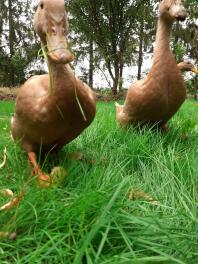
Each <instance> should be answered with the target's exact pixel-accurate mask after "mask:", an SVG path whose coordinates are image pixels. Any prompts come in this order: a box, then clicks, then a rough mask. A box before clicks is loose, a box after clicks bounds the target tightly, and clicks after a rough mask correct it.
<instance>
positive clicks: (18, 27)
mask: <svg viewBox="0 0 198 264" xmlns="http://www.w3.org/2000/svg"><path fill="white" fill-rule="evenodd" d="M0 8H1V11H2V12H1V23H0V31H1V41H0V51H1V58H2V61H1V62H0V66H1V79H0V82H1V84H2V85H7V86H15V85H18V84H20V83H22V82H23V81H24V79H25V69H26V67H27V65H28V64H29V63H30V61H32V59H33V58H34V57H35V56H36V52H37V51H36V50H37V48H38V45H37V43H36V42H35V41H34V39H35V38H34V35H33V31H32V28H33V26H32V17H33V13H32V12H30V10H32V6H31V1H30V0H27V1H25V2H24V1H22V0H20V1H16V0H5V1H1V3H0Z"/></svg>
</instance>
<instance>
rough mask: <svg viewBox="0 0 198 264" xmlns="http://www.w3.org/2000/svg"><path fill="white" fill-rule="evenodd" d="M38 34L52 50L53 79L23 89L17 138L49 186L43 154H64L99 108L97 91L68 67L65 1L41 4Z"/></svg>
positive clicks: (49, 58)
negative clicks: (40, 156) (41, 160)
mask: <svg viewBox="0 0 198 264" xmlns="http://www.w3.org/2000/svg"><path fill="white" fill-rule="evenodd" d="M34 28H35V31H36V32H37V34H38V35H39V37H40V38H41V42H42V46H43V48H44V49H46V50H47V51H46V54H47V61H48V67H49V70H50V73H51V74H50V75H48V74H46V75H40V76H34V77H32V78H30V79H29V80H28V81H26V83H25V84H24V85H23V86H22V87H21V88H20V91H19V94H18V97H17V100H16V110H15V115H14V117H13V119H12V128H11V132H12V136H13V139H14V140H15V141H19V142H20V143H21V146H22V148H23V149H24V150H25V151H26V152H27V153H28V157H29V160H30V161H31V163H32V165H33V168H34V173H35V174H36V175H37V176H38V180H39V181H40V182H41V183H42V182H43V181H46V185H48V182H49V181H50V177H49V176H48V175H45V174H44V173H43V172H42V170H41V169H40V167H39V166H38V164H37V155H38V153H39V152H40V150H41V151H42V153H44V154H45V153H47V152H49V151H53V150H59V149H61V148H62V147H63V146H64V145H65V144H67V143H69V142H70V141H72V140H73V139H75V138H76V137H77V136H78V135H79V134H80V133H82V132H83V130H84V129H85V128H86V127H88V126H89V125H90V124H91V122H92V121H93V119H94V117H95V112H96V104H95V95H94V93H93V91H92V90H91V89H90V88H89V87H88V86H87V85H86V84H84V83H83V82H81V81H80V80H79V79H77V78H76V77H75V75H74V73H73V72H72V70H71V68H70V66H69V65H68V63H69V62H71V61H72V60H74V56H73V55H72V54H71V52H70V51H69V49H68V43H67V40H66V38H65V35H67V30H68V23H67V13H66V12H65V6H64V0H41V1H40V3H39V5H38V7H37V11H36V14H35V17H34ZM44 185H45V184H44Z"/></svg>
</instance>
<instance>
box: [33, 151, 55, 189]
mask: <svg viewBox="0 0 198 264" xmlns="http://www.w3.org/2000/svg"><path fill="white" fill-rule="evenodd" d="M28 158H29V161H30V163H31V164H32V166H33V171H34V175H35V176H36V178H37V181H38V186H39V187H40V188H48V187H50V185H51V178H50V176H49V175H47V174H45V173H44V172H43V171H42V170H41V168H40V167H39V165H38V163H37V161H36V160H37V157H36V154H35V153H34V152H29V153H28Z"/></svg>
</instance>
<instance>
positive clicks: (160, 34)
mask: <svg viewBox="0 0 198 264" xmlns="http://www.w3.org/2000/svg"><path fill="white" fill-rule="evenodd" d="M171 28H172V22H170V21H167V20H166V19H165V18H163V17H159V19H158V25H157V34H156V44H155V50H154V57H153V62H156V61H159V60H162V62H163V59H162V57H163V58H164V57H165V56H167V55H169V54H170V53H171V54H172V52H171V50H170V37H171Z"/></svg>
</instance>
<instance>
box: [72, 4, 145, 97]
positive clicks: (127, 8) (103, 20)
mask: <svg viewBox="0 0 198 264" xmlns="http://www.w3.org/2000/svg"><path fill="white" fill-rule="evenodd" d="M146 2H149V1H143V0H139V1H131V0H100V1H92V0H73V1H71V2H70V11H71V13H72V16H73V17H74V18H75V19H76V20H77V21H78V28H79V31H81V32H83V33H84V34H85V35H86V37H87V39H90V37H91V35H90V33H93V35H92V37H93V41H94V43H95V44H96V45H97V47H98V49H99V52H100V54H101V57H102V58H103V60H104V61H105V65H106V68H107V69H108V72H109V74H110V77H111V79H112V82H113V85H112V91H113V93H114V94H116V93H117V87H118V85H120V88H121V86H122V74H123V68H124V65H125V64H126V62H127V61H128V60H129V58H128V57H129V56H133V53H130V54H129V52H128V51H129V49H128V47H129V46H130V47H133V48H134V47H135V46H134V45H131V43H133V42H135V39H134V38H133V37H134V24H135V25H136V23H135V22H136V20H137V19H138V15H137V13H138V10H139V9H140V8H141V6H142V5H143V4H144V5H145V3H146ZM130 52H131V50H130Z"/></svg>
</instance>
